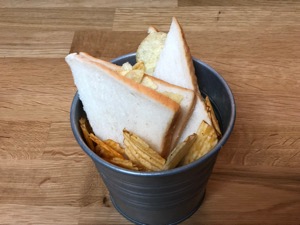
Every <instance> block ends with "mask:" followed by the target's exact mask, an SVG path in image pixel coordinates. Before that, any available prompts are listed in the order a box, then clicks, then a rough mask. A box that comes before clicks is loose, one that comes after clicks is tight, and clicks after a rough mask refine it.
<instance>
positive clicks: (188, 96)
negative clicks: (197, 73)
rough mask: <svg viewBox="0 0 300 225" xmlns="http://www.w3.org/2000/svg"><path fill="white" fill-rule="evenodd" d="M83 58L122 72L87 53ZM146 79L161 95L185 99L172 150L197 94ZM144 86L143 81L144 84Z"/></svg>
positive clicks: (157, 80)
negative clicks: (174, 95)
mask: <svg viewBox="0 0 300 225" xmlns="http://www.w3.org/2000/svg"><path fill="white" fill-rule="evenodd" d="M79 54H80V55H81V56H82V57H85V58H86V59H87V60H90V61H92V62H95V63H100V64H101V65H103V66H106V67H107V68H110V69H112V70H114V71H120V70H121V66H118V65H116V64H113V63H111V62H107V61H104V60H101V59H98V58H94V57H92V56H90V55H88V54H87V53H79ZM145 79H150V80H151V81H152V82H153V83H154V85H155V86H156V88H155V90H156V91H157V92H159V93H164V92H172V93H176V94H179V95H181V96H182V97H183V99H182V101H181V102H180V103H179V104H180V108H181V113H180V114H179V116H178V123H177V126H176V127H175V130H174V133H173V138H172V142H171V149H173V148H174V147H175V146H176V144H177V143H178V139H179V137H180V136H181V133H182V132H183V130H184V128H185V126H186V124H187V122H188V119H189V118H190V116H191V114H192V112H193V109H194V106H195V103H196V95H195V92H194V91H192V90H189V89H187V88H183V87H179V86H176V85H172V84H170V83H167V82H165V81H163V80H160V79H158V78H156V77H153V76H149V75H147V74H145V75H144V78H143V80H145ZM141 84H143V81H142V83H141Z"/></svg>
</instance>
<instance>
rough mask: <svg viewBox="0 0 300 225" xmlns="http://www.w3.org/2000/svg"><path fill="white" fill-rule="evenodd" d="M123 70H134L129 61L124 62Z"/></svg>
mask: <svg viewBox="0 0 300 225" xmlns="http://www.w3.org/2000/svg"><path fill="white" fill-rule="evenodd" d="M122 70H125V71H130V70H132V65H131V64H130V63H129V62H126V63H123V65H122Z"/></svg>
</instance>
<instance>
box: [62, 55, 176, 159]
mask: <svg viewBox="0 0 300 225" xmlns="http://www.w3.org/2000/svg"><path fill="white" fill-rule="evenodd" d="M66 62H67V63H68V65H69V66H70V68H71V71H72V74H73V78H74V81H75V85H76V86H77V89H78V93H79V98H80V99H81V101H82V104H83V108H84V110H85V112H86V114H87V117H88V120H89V122H90V124H91V127H92V128H93V131H94V133H95V134H96V135H97V136H98V137H99V138H101V139H103V140H106V139H113V140H114V141H117V142H119V143H122V142H123V129H127V130H129V131H131V132H133V133H135V134H136V135H138V136H139V137H141V138H142V139H144V140H145V141H146V142H147V143H148V144H149V145H150V147H152V148H153V149H154V150H156V151H157V152H158V153H160V154H161V155H162V156H163V157H166V156H167V155H168V154H169V151H170V148H171V143H172V137H173V132H174V130H175V128H176V126H177V122H178V117H179V115H180V105H179V104H178V103H177V102H175V101H173V100H171V99H170V98H169V97H167V96H165V95H163V94H161V93H158V92H157V91H155V90H153V89H151V88H149V87H146V86H144V85H141V84H138V83H136V82H134V81H132V80H130V79H129V78H127V77H124V76H121V75H119V74H118V73H117V72H116V71H114V70H112V69H110V68H108V67H107V66H103V65H101V64H100V63H96V62H93V61H92V60H88V59H87V58H86V57H85V56H82V55H80V54H77V53H72V54H69V55H68V56H67V57H66Z"/></svg>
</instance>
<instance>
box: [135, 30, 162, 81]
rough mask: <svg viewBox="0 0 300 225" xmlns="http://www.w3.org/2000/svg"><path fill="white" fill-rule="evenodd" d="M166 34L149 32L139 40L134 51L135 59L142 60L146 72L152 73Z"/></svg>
mask: <svg viewBox="0 0 300 225" xmlns="http://www.w3.org/2000/svg"><path fill="white" fill-rule="evenodd" d="M166 37H167V34H166V33H164V32H150V33H149V34H148V36H147V37H146V38H145V39H144V40H143V41H142V42H141V44H140V45H139V47H138V49H137V52H136V61H137V62H140V61H142V62H144V64H145V68H146V71H145V73H146V74H149V75H153V72H154V69H155V67H156V63H157V61H158V59H159V56H160V52H161V50H162V49H163V47H164V44H165V40H166Z"/></svg>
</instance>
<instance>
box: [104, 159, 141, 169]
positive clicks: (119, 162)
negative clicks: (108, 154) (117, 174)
mask: <svg viewBox="0 0 300 225" xmlns="http://www.w3.org/2000/svg"><path fill="white" fill-rule="evenodd" d="M107 161H108V162H110V163H112V164H114V165H116V166H120V167H122V168H125V169H129V170H136V171H138V170H140V168H139V167H138V166H136V165H135V164H134V163H133V162H132V161H130V160H128V159H121V158H117V157H115V158H108V159H107Z"/></svg>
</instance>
